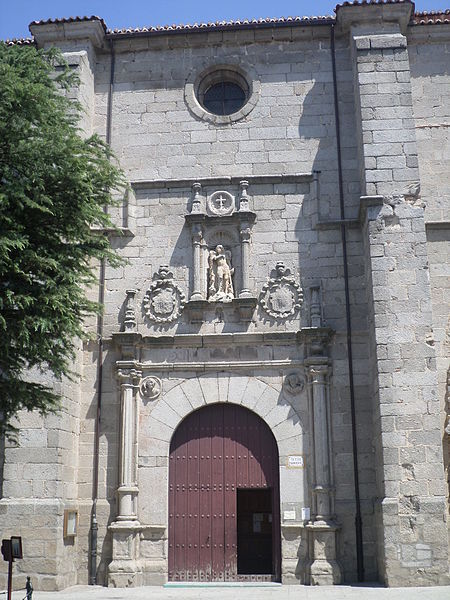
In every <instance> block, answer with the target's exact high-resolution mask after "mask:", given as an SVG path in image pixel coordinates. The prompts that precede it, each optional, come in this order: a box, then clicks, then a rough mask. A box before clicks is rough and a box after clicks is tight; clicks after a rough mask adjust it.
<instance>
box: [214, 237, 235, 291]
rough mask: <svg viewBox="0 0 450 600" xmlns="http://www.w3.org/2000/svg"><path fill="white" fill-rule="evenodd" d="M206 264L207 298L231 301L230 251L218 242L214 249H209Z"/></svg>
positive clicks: (231, 273) (232, 271) (231, 269)
mask: <svg viewBox="0 0 450 600" xmlns="http://www.w3.org/2000/svg"><path fill="white" fill-rule="evenodd" d="M208 264H209V270H208V300H209V301H210V302H231V300H233V298H234V289H233V279H232V276H233V274H234V269H233V267H232V266H231V252H230V251H229V250H225V248H224V247H223V246H222V245H221V244H219V245H218V246H216V249H215V250H210V252H209V257H208Z"/></svg>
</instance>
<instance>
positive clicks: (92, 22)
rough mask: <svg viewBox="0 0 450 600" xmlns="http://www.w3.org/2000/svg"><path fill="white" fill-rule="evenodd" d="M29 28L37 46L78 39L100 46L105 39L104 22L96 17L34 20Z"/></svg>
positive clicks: (58, 43)
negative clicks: (50, 20) (51, 20)
mask: <svg viewBox="0 0 450 600" xmlns="http://www.w3.org/2000/svg"><path fill="white" fill-rule="evenodd" d="M29 28H30V32H31V33H32V35H33V37H34V41H35V43H36V45H37V46H38V48H42V47H43V46H46V45H60V44H61V43H63V42H67V41H80V40H89V41H90V42H91V43H92V45H93V46H94V47H101V46H102V45H103V42H104V40H105V24H104V22H103V21H102V20H101V19H100V18H98V17H96V18H91V19H86V20H84V19H80V20H75V19H74V20H72V21H65V20H60V21H54V22H48V21H34V22H33V23H30V27H29Z"/></svg>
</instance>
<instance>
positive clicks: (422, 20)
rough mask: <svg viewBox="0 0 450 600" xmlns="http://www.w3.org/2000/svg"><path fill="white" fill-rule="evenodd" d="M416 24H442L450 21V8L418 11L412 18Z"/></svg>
mask: <svg viewBox="0 0 450 600" xmlns="http://www.w3.org/2000/svg"><path fill="white" fill-rule="evenodd" d="M412 23H413V24H414V25H440V24H442V23H450V9H449V10H444V11H442V12H435V11H431V12H418V13H415V14H414V16H413V18H412Z"/></svg>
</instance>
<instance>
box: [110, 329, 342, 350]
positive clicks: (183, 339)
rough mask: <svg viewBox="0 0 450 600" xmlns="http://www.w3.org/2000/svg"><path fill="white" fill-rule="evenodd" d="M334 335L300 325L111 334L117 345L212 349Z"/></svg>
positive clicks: (323, 339) (306, 340) (292, 342)
mask: <svg viewBox="0 0 450 600" xmlns="http://www.w3.org/2000/svg"><path fill="white" fill-rule="evenodd" d="M333 335H334V331H333V330H332V329H331V328H329V327H304V328H302V329H301V330H299V331H272V332H267V333H259V332H258V333H210V334H203V335H202V334H195V333H194V334H189V333H182V334H174V335H148V336H144V335H142V334H141V333H138V332H130V333H127V332H120V333H113V334H112V339H113V342H115V343H116V344H117V345H118V346H139V347H145V348H208V347H209V348H214V347H217V346H223V345H225V346H247V345H249V344H250V345H261V344H268V345H277V346H280V345H295V344H299V343H300V344H302V343H309V342H311V341H317V340H318V341H321V342H322V343H324V344H326V343H328V342H329V340H330V339H331V337H332V336H333Z"/></svg>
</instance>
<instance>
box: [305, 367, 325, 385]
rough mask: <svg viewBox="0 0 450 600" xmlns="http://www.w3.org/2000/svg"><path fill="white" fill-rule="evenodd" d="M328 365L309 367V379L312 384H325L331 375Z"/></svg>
mask: <svg viewBox="0 0 450 600" xmlns="http://www.w3.org/2000/svg"><path fill="white" fill-rule="evenodd" d="M330 370H331V369H330V367H329V366H328V364H311V365H308V366H307V374H308V379H309V381H310V382H311V383H313V384H314V383H321V384H324V383H326V381H327V378H328V375H329V373H330Z"/></svg>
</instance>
